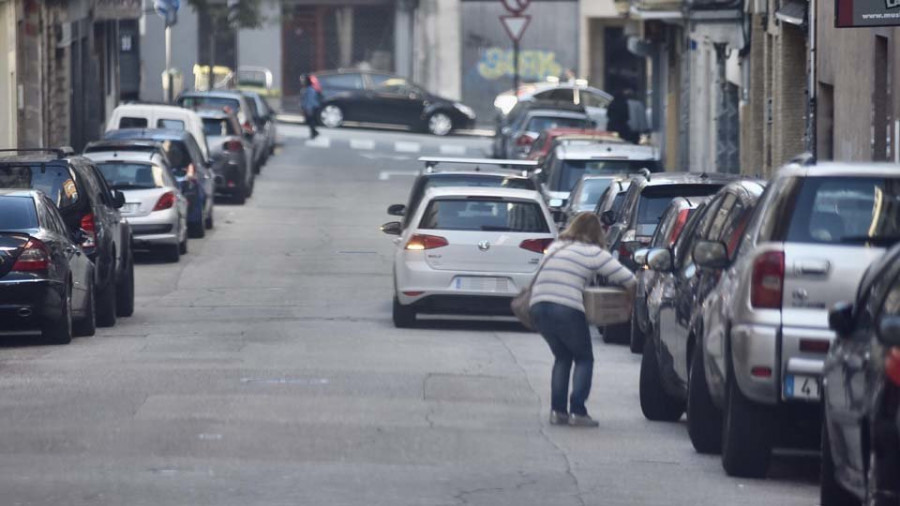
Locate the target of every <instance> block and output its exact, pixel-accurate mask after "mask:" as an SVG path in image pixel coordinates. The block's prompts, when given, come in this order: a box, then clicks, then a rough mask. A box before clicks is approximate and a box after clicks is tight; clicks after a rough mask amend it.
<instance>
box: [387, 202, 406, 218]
mask: <svg viewBox="0 0 900 506" xmlns="http://www.w3.org/2000/svg"><path fill="white" fill-rule="evenodd" d="M387 213H388V214H389V215H391V216H404V215H405V214H406V206H405V205H403V204H394V205H391V206H388V208H387Z"/></svg>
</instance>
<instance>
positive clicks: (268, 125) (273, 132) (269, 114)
mask: <svg viewBox="0 0 900 506" xmlns="http://www.w3.org/2000/svg"><path fill="white" fill-rule="evenodd" d="M243 93H244V96H245V97H247V98H249V99H250V101H249V103H250V108H251V109H252V110H253V121H254V123H255V124H256V129H257V130H258V131H260V132H262V134H263V138H264V139H265V143H264V144H263V146H264V151H263V162H264V163H265V162H266V161H268V160H269V157H270V156H271V155H272V153H274V152H275V142H276V140H277V137H278V134H277V124H278V121H276V119H275V111H274V110H272V108H271V107H269V103H268V102H267V101H266V98H265V97H264V96H262V95H261V94H260V93H258V92H255V91H244V92H243Z"/></svg>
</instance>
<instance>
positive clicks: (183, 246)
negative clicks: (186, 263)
mask: <svg viewBox="0 0 900 506" xmlns="http://www.w3.org/2000/svg"><path fill="white" fill-rule="evenodd" d="M187 252H188V237H187V234H184V240H182V241H181V242H180V243H178V253H180V254H182V255H187Z"/></svg>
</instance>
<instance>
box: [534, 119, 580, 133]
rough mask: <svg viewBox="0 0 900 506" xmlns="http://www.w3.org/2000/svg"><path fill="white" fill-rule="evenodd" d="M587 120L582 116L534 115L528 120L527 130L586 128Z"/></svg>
mask: <svg viewBox="0 0 900 506" xmlns="http://www.w3.org/2000/svg"><path fill="white" fill-rule="evenodd" d="M587 127H588V120H586V119H584V118H566V117H559V116H534V117H532V118H531V119H530V120H528V126H527V127H525V131H527V132H543V131H544V130H549V129H551V128H587Z"/></svg>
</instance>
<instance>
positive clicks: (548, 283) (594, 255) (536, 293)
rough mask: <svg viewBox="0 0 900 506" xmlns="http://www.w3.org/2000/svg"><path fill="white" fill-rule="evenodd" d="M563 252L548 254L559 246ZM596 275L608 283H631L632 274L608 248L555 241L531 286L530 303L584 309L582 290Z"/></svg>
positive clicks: (632, 283) (632, 281)
mask: <svg viewBox="0 0 900 506" xmlns="http://www.w3.org/2000/svg"><path fill="white" fill-rule="evenodd" d="M561 248H562V251H559V252H558V253H555V254H553V256H552V257H551V256H550V255H551V254H552V253H553V252H554V251H557V250H559V249H561ZM595 275H599V276H600V277H602V278H603V279H605V280H606V282H607V283H608V284H610V285H616V286H629V285H634V283H635V279H634V274H632V273H631V271H629V270H628V269H627V268H625V267H624V266H623V265H622V264H620V263H619V261H618V260H616V259H615V258H613V257H612V255H610V254H609V252H608V251H606V250H604V249H602V248H600V247H599V246H595V245H593V244H587V243H582V242H571V241H556V242H554V243H553V244H551V245H550V248H549V249H548V250H547V253H546V254H545V255H544V262H543V264H541V268H540V270H539V271H538V273H537V277H536V278H535V281H534V285H533V286H532V288H531V305H532V306H533V305H535V304H537V303H538V302H553V303H555V304H561V305H563V306H567V307H570V308H572V309H577V310H578V311H582V312H584V302H583V300H582V292H583V290H584V288H585V287H586V286H588V285H589V284H590V282H591V281H592V280H593V279H594V276H595Z"/></svg>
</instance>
